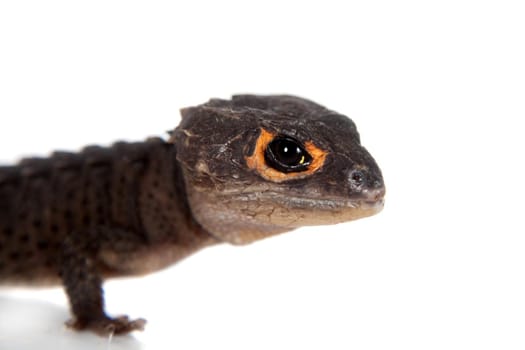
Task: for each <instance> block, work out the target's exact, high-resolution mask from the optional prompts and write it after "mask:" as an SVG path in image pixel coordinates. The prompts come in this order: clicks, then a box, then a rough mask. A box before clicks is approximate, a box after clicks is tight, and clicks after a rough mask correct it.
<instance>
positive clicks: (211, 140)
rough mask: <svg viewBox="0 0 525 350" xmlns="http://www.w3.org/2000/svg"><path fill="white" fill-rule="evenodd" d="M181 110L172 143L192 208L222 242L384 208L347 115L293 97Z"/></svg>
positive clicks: (376, 175)
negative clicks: (181, 118)
mask: <svg viewBox="0 0 525 350" xmlns="http://www.w3.org/2000/svg"><path fill="white" fill-rule="evenodd" d="M182 115H183V120H182V122H181V123H180V125H179V126H178V127H177V128H176V129H175V131H174V133H173V137H172V142H173V143H174V144H175V145H176V149H177V158H178V160H179V162H180V164H181V165H182V168H183V172H184V176H185V181H186V187H187V192H188V197H189V201H190V205H191V208H192V210H193V212H194V215H195V217H196V219H197V220H198V221H199V222H200V224H201V225H202V226H203V227H204V228H206V229H207V230H208V231H209V232H210V233H212V234H213V235H215V236H216V237H218V238H219V239H222V240H225V241H229V242H231V243H235V244H242V243H247V242H251V241H253V240H256V239H260V238H263V237H266V236H269V235H272V234H275V233H279V232H283V231H288V230H291V229H293V228H295V227H299V226H304V225H318V224H332V223H338V222H342V221H348V220H353V219H357V218H360V217H364V216H369V215H372V214H374V213H376V212H378V211H379V210H380V209H381V208H382V205H383V195H384V185H383V179H382V176H381V171H380V170H379V167H378V166H377V164H376V163H375V161H374V159H373V158H372V157H371V156H370V154H369V153H368V152H367V151H366V150H365V149H364V148H363V147H362V146H361V143H360V138H359V134H358V132H357V129H356V126H355V124H354V123H353V121H351V120H350V119H349V118H347V117H345V116H343V115H341V114H338V113H336V112H333V111H330V110H328V109H326V108H325V107H323V106H320V105H318V104H316V103H313V102H311V101H308V100H305V99H302V98H298V97H294V96H255V95H239V96H233V98H232V99H231V100H220V99H212V100H210V101H209V102H208V103H205V104H203V105H200V106H197V107H190V108H186V109H183V110H182ZM295 145H297V154H295V153H293V152H292V153H290V149H291V148H293V149H295ZM288 154H291V156H289V155H288ZM283 155H284V156H283ZM283 157H284V158H283ZM290 157H291V158H290Z"/></svg>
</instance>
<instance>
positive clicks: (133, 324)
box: [66, 316, 146, 337]
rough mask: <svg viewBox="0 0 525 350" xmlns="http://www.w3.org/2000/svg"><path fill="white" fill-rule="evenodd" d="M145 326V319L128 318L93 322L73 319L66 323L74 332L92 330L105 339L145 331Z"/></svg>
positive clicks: (102, 319) (105, 317) (122, 317)
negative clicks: (110, 336)
mask: <svg viewBox="0 0 525 350" xmlns="http://www.w3.org/2000/svg"><path fill="white" fill-rule="evenodd" d="M145 325H146V320H145V319H143V318H139V319H136V320H130V319H129V317H127V316H120V317H115V318H110V317H107V316H104V317H102V318H99V319H93V320H79V319H73V320H69V321H67V322H66V326H68V327H69V328H72V329H74V330H78V331H79V330H91V331H93V332H95V333H97V334H98V335H101V336H104V337H105V336H109V335H122V334H128V333H130V332H133V331H143V330H144V326H145Z"/></svg>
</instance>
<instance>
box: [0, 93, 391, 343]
mask: <svg viewBox="0 0 525 350" xmlns="http://www.w3.org/2000/svg"><path fill="white" fill-rule="evenodd" d="M182 116H183V119H182V121H181V123H180V124H179V126H178V127H177V128H176V129H175V130H174V131H173V132H172V137H171V139H170V140H169V141H167V142H166V141H163V140H161V139H158V138H153V139H148V140H146V141H144V142H138V143H122V142H120V143H116V144H114V145H113V146H111V147H109V148H103V147H96V146H91V147H87V148H85V149H84V150H82V151H81V152H79V153H67V152H56V153H54V154H53V155H52V156H51V157H49V158H31V159H25V160H22V161H21V162H20V163H19V164H18V165H15V166H3V167H0V283H2V284H35V283H38V284H59V283H62V284H63V285H64V287H65V290H66V293H67V295H68V298H69V301H70V306H71V310H72V313H73V316H74V318H73V320H72V321H71V322H70V323H69V325H70V326H71V327H73V328H75V329H91V330H94V331H96V332H98V333H101V334H107V333H109V332H114V333H116V334H121V333H127V332H129V331H132V330H136V329H142V328H143V326H144V323H145V321H144V320H141V319H139V320H134V321H132V320H128V319H127V318H125V317H121V318H111V317H109V316H107V315H106V313H105V311H104V300H103V292H102V281H103V280H104V279H106V278H110V277H116V276H131V275H141V274H146V273H149V272H152V271H156V270H158V269H161V268H164V267H166V266H169V265H171V264H173V263H175V262H176V261H178V260H180V259H182V258H184V257H186V256H187V255H189V254H191V253H193V252H195V251H197V250H199V249H201V248H203V247H206V246H210V245H213V244H217V243H221V242H227V243H231V244H246V243H249V242H252V241H255V240H258V239H262V238H265V237H268V236H271V235H274V234H278V233H281V232H285V231H289V230H292V229H294V228H296V227H299V226H303V225H318V224H331V223H337V222H342V221H348V220H353V219H357V218H360V217H365V216H369V215H373V214H374V213H376V212H378V211H379V210H381V208H382V206H383V196H384V185H383V179H382V176H381V172H380V170H379V168H378V166H377V165H376V163H375V161H374V160H373V158H372V157H371V156H370V155H369V153H368V152H367V151H366V150H365V149H364V148H363V147H362V146H361V144H360V139H359V134H358V133H357V130H356V127H355V125H354V123H353V122H352V121H351V120H350V119H348V118H347V117H345V116H343V115H340V114H338V113H335V112H333V111H330V110H328V109H326V108H324V107H322V106H320V105H318V104H315V103H313V102H311V101H308V100H304V99H300V98H297V97H293V96H255V95H239V96H234V97H233V98H232V99H231V100H219V99H212V100H210V101H209V102H208V103H205V104H203V105H200V106H197V107H190V108H186V109H183V110H182Z"/></svg>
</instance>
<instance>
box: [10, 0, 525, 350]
mask: <svg viewBox="0 0 525 350" xmlns="http://www.w3.org/2000/svg"><path fill="white" fill-rule="evenodd" d="M524 18H525V11H524V10H523V8H522V5H521V4H520V1H514V2H513V1H458V0H455V1H433V2H430V1H406V0H405V1H359V2H357V1H355V2H351V1H348V2H343V1H340V2H336V1H327V0H325V1H322V2H312V1H297V2H291V1H290V2H284V1H265V2H261V3H255V2H254V3H252V2H248V1H238V2H235V1H193V2H191V3H190V2H186V3H185V2H183V1H180V2H160V1H150V2H145V1H144V2H138V1H89V2H74V1H52V0H49V1H34V2H28V1H2V2H0V121H1V124H0V160H1V162H2V163H9V162H13V161H15V160H17V159H19V158H20V157H22V156H27V155H46V154H48V152H50V151H51V150H54V149H67V150H76V149H78V148H80V147H81V146H84V145H86V144H93V143H96V144H102V145H107V144H110V143H111V142H114V141H116V140H141V139H144V138H145V137H147V136H151V135H164V132H165V131H166V130H168V129H171V128H173V127H175V126H176V125H177V123H178V120H179V115H178V109H179V108H181V107H185V106H190V105H195V104H198V103H202V102H204V101H206V100H207V99H208V98H210V97H223V98H227V97H229V96H230V95H231V94H233V93H243V92H251V93H264V94H270V93H290V94H297V95H300V96H304V97H308V98H311V99H313V100H315V101H317V102H319V103H321V104H324V105H326V106H328V107H329V108H332V109H335V110H337V111H340V112H342V113H344V114H347V115H348V116H350V117H351V118H353V119H354V121H355V122H356V123H357V125H358V127H359V130H360V132H361V135H362V140H363V143H364V144H365V145H366V146H367V148H368V149H369V150H370V152H371V153H372V154H373V155H374V156H375V158H376V160H377V161H378V163H379V164H380V166H381V168H382V169H383V173H384V177H385V181H386V184H387V189H388V193H387V202H386V207H385V209H384V211H383V212H382V213H381V214H379V215H377V216H375V217H373V218H369V219H365V220H361V221H357V222H352V223H346V224H341V225H337V226H327V227H312V228H306V229H300V230H297V231H295V232H293V233H290V234H286V235H282V236H279V237H276V238H272V239H268V240H265V241H262V242H259V243H256V244H253V245H250V246H247V247H242V248H237V247H230V246H220V247H215V248H210V249H207V250H204V251H202V252H199V253H198V254H196V255H194V256H192V257H191V258H189V259H187V260H185V261H183V262H182V263H180V264H178V265H177V266H176V267H174V268H172V269H168V270H166V271H164V272H161V273H158V274H154V275H152V276H149V277H145V278H138V279H130V280H125V281H111V282H109V283H107V285H106V294H107V303H108V308H109V310H110V312H112V313H114V314H119V313H129V314H130V315H131V316H132V317H145V318H147V319H148V321H149V323H148V325H147V328H146V331H145V332H143V333H137V334H135V335H133V336H132V337H124V338H119V339H113V340H112V341H111V342H110V343H108V340H106V339H102V338H99V337H96V336H92V335H90V334H75V333H73V332H71V331H68V330H66V329H65V328H64V327H63V326H62V322H63V321H64V320H65V319H67V318H68V311H67V302H66V300H65V297H64V295H63V293H62V291H61V290H60V289H52V290H43V291H33V290H18V289H17V290H12V289H2V290H0V308H1V310H0V348H1V349H33V348H34V349H43V348H47V347H49V348H53V349H72V348H79V349H106V348H108V347H109V348H111V349H206V348H217V349H523V348H525V238H524V234H525V229H524V228H525V225H524V224H523V221H524V214H525V213H524V205H523V197H524V195H525V191H524V185H523V181H524V179H525V172H524V165H523V164H524V157H523V151H524V150H525V147H524V146H525V144H524V143H525V142H524V141H523V138H524V136H523V133H524V131H525V128H524V127H523V124H522V123H523V118H524V116H525V68H524V67H525V24H524V23H525V19H524ZM108 344H109V345H108Z"/></svg>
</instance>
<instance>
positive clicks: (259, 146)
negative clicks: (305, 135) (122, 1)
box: [245, 128, 328, 182]
mask: <svg viewBox="0 0 525 350" xmlns="http://www.w3.org/2000/svg"><path fill="white" fill-rule="evenodd" d="M276 137H277V135H276V134H275V133H272V132H269V131H267V130H265V129H263V128H261V133H260V134H259V137H258V138H257V141H256V143H255V150H254V151H253V154H252V155H251V156H249V157H246V158H245V159H246V164H247V166H248V168H250V169H253V170H255V171H256V172H257V173H258V174H259V175H261V176H262V177H263V178H264V179H266V180H269V181H273V182H283V181H287V180H292V179H300V178H304V177H307V176H309V175H312V174H313V173H315V172H316V171H318V170H319V169H321V168H322V166H323V164H324V161H325V159H326V155H327V154H328V152H326V151H323V150H322V149H320V148H318V147H317V146H316V145H314V143H313V142H312V141H307V142H305V144H304V149H305V150H306V152H308V154H309V155H310V156H311V157H312V160H311V161H310V163H309V164H308V166H307V167H306V170H304V171H300V172H287V173H286V172H281V171H279V170H276V169H274V168H272V167H270V166H269V165H268V164H267V162H266V159H265V156H264V155H265V152H266V149H267V147H268V145H269V144H270V143H271V142H272V141H273V140H274V139H275V138H276Z"/></svg>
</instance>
